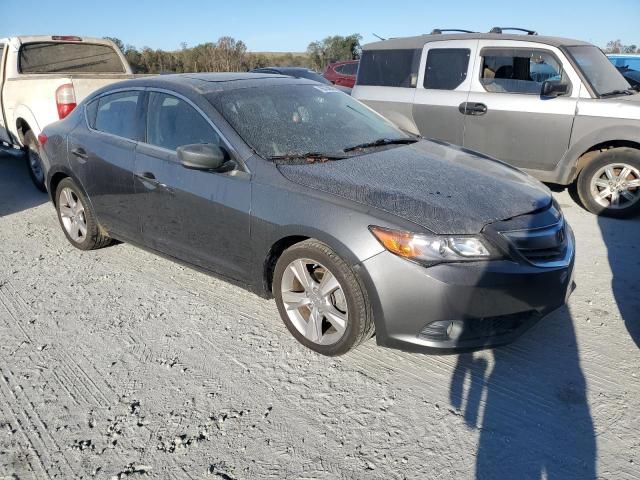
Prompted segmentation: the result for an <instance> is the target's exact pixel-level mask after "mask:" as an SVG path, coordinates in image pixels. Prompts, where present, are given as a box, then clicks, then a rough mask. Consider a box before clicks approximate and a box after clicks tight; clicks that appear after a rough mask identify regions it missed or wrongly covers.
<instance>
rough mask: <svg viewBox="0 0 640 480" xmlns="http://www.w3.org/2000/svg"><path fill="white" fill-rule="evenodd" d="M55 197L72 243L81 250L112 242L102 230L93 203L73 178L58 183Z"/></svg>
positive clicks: (66, 232) (64, 226) (63, 228)
mask: <svg viewBox="0 0 640 480" xmlns="http://www.w3.org/2000/svg"><path fill="white" fill-rule="evenodd" d="M55 199H56V210H57V211H58V220H59V221H60V226H61V227H62V230H63V232H64V234H65V236H66V237H67V240H69V242H70V243H71V245H73V246H74V247H76V248H79V249H80V250H95V249H97V248H102V247H106V246H108V245H110V244H111V243H112V240H111V238H109V237H108V236H107V235H105V234H104V233H102V232H101V229H100V226H99V225H98V222H97V221H96V217H95V215H94V213H93V210H92V209H91V205H90V204H89V202H88V201H87V198H86V197H85V196H84V194H83V193H82V191H81V190H80V188H78V186H77V185H76V183H75V182H74V181H73V180H72V179H70V178H65V179H64V180H62V181H61V182H60V183H59V184H58V188H57V189H56V194H55Z"/></svg>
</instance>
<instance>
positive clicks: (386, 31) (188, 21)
mask: <svg viewBox="0 0 640 480" xmlns="http://www.w3.org/2000/svg"><path fill="white" fill-rule="evenodd" d="M4 2H9V0H0V3H4ZM495 25H501V26H521V27H527V28H532V29H534V30H537V31H539V32H540V33H541V34H550V35H558V36H565V37H572V38H578V39H581V40H587V41H591V42H592V43H595V44H597V45H599V46H604V45H605V44H606V42H607V41H608V40H615V39H620V40H622V42H623V43H625V44H632V43H634V44H638V45H640V28H639V27H640V0H609V1H595V0H582V1H580V0H527V1H525V2H522V1H516V0H511V1H505V0H482V1H479V0H458V1H455V0H450V1H435V2H434V1H428V0H421V1H419V0H403V1H398V2H390V1H388V0H386V1H378V0H374V1H367V2H364V1H360V2H355V1H350V0H342V1H334V0H321V1H317V0H316V1H313V2H310V1H308V0H306V1H305V0H297V1H290V0H283V1H276V0H272V1H257V0H254V1H251V0H234V1H215V0H209V1H207V0H182V1H179V2H177V1H175V0H173V1H166V0H156V1H153V0H127V1H123V0H107V1H101V0H65V1H63V2H59V1H50V0H44V1H43V0H21V1H20V2H19V8H5V9H3V12H2V13H1V14H0V37H3V36H12V35H21V34H40V33H56V34H78V35H87V36H98V37H102V36H107V35H108V36H115V37H118V38H120V39H121V40H123V41H124V42H125V43H128V44H132V45H135V46H137V47H143V46H149V47H152V48H163V49H177V48H179V46H180V43H181V42H186V43H187V44H188V45H191V46H192V45H196V44H198V43H203V42H206V41H214V40H217V39H218V38H219V37H221V36H224V35H229V36H232V37H234V38H236V39H238V40H243V41H244V42H245V43H246V44H247V46H248V48H249V50H252V51H303V50H305V49H306V47H307V45H308V44H309V42H311V41H313V40H318V39H322V38H324V37H326V36H328V35H334V34H341V35H347V34H350V33H360V34H361V35H362V36H363V43H367V42H371V41H374V40H375V37H374V36H373V35H372V33H377V34H378V35H381V36H383V37H398V36H409V35H416V34H420V33H426V32H429V31H431V29H432V28H436V27H439V28H455V27H458V28H466V29H470V30H478V31H487V30H488V29H489V28H490V27H492V26H495Z"/></svg>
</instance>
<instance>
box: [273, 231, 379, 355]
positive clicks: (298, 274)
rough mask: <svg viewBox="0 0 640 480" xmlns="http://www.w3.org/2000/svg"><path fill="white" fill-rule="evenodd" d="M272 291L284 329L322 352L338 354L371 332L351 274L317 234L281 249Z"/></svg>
mask: <svg viewBox="0 0 640 480" xmlns="http://www.w3.org/2000/svg"><path fill="white" fill-rule="evenodd" d="M273 294H274V296H275V299H276V304H277V305H278V310H279V312H280V316H281V317H282V321H283V322H284V324H285V325H286V327H287V329H288V330H289V332H291V334H292V335H293V336H294V337H295V338H296V339H297V340H298V341H299V342H300V343H302V344H303V345H304V346H306V347H308V348H310V349H311V350H314V351H315V352H318V353H320V354H322V355H327V356H336V355H342V354H344V353H346V352H348V351H349V350H351V349H352V348H355V347H357V346H358V345H359V344H360V343H362V342H363V341H365V340H367V339H369V338H370V337H371V335H372V334H373V328H374V326H373V315H372V314H371V307H370V304H369V300H368V297H367V294H366V291H365V289H364V287H363V286H362V284H361V282H360V281H359V279H358V277H357V275H356V274H355V273H354V272H353V270H351V268H350V267H349V265H347V263H346V262H345V261H344V260H342V259H341V258H340V257H339V256H338V255H337V254H336V253H335V252H334V251H333V250H331V249H330V248H329V247H328V246H327V245H325V244H324V243H321V242H319V241H317V240H305V241H304V242H300V243H297V244H295V245H293V246H292V247H290V248H288V249H287V250H285V251H284V253H283V254H282V255H281V257H280V258H279V259H278V262H277V264H276V268H275V272H274V278H273Z"/></svg>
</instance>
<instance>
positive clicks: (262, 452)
mask: <svg viewBox="0 0 640 480" xmlns="http://www.w3.org/2000/svg"><path fill="white" fill-rule="evenodd" d="M558 199H559V201H560V203H561V204H562V205H563V208H564V211H565V213H566V215H567V217H568V219H569V221H570V223H571V225H572V226H573V228H574V230H575V232H576V236H577V243H578V257H577V272H576V283H577V289H576V291H575V293H574V294H573V296H572V297H571V300H570V303H569V305H568V307H567V308H563V309H561V310H560V311H557V312H555V313H554V314H552V315H551V316H549V317H547V318H546V319H544V320H543V321H542V322H540V323H539V324H538V325H537V326H536V327H534V328H533V329H532V330H531V331H529V332H528V333H527V334H525V335H524V336H523V337H522V338H520V339H519V340H518V341H516V342H515V343H513V344H512V345H510V346H507V347H503V348H499V349H496V350H489V351H483V352H477V353H467V354H463V355H450V356H428V355H417V354H408V353H403V352H398V351H392V350H386V349H382V348H379V347H377V346H376V345H375V341H370V342H368V343H367V344H365V345H363V346H362V347H360V348H359V349H357V350H356V351H355V352H353V353H350V354H348V355H346V356H343V357H340V358H335V359H329V358H324V357H320V356H318V355H316V354H314V353H312V352H311V351H308V350H306V349H305V348H303V347H302V346H300V345H298V344H297V343H296V342H295V341H294V339H293V338H292V337H291V336H290V335H289V333H288V332H287V331H286V329H285V327H284V325H283V324H282V322H281V321H280V319H279V317H278V314H277V311H276V307H275V304H274V303H273V302H270V301H265V300H262V299H259V298H257V297H255V296H254V295H252V294H250V293H247V292H245V291H243V290H241V289H239V288H236V287H233V286H230V285H228V284H226V283H224V282H222V281H219V280H216V279H214V278H211V277H208V276H205V275H203V274H200V273H197V272H195V271H192V270H190V269H188V268H184V267H182V266H179V265H177V264H175V263H171V262H169V261H167V260H164V259H161V258H158V257H156V256H153V255H151V254H149V253H145V252H143V251H141V250H139V249H136V248H134V247H132V246H130V245H126V244H121V245H117V246H113V247H110V248H106V249H103V250H99V251H94V252H80V251H79V250H76V249H74V248H73V247H71V245H69V244H68V243H67V241H66V239H65V238H64V236H63V234H62V232H61V230H60V227H59V226H58V222H57V219H56V216H55V212H54V209H53V207H52V206H51V205H50V204H49V203H48V201H47V197H46V195H44V194H41V193H39V192H37V191H36V190H35V189H34V188H33V187H32V186H31V184H30V181H29V179H28V176H27V174H26V171H25V168H24V166H23V164H22V162H19V161H18V160H16V159H12V158H8V157H4V158H2V161H0V242H1V248H0V479H2V480H5V479H32V478H33V479H49V478H57V479H72V478H105V479H124V478H127V479H129V478H130V479H132V480H136V479H138V478H140V479H141V480H142V479H144V478H161V479H199V478H222V479H257V478H296V479H298V478H309V479H310V478H319V479H337V478H356V479H359V478H363V479H364V478H366V479H370V478H381V479H401V478H419V479H432V478H433V479H449V478H452V479H470V478H481V479H485V478H486V479H493V478H495V479H539V478H548V479H573V478H575V479H592V478H606V479H620V480H625V479H629V480H630V479H640V434H639V433H638V432H640V350H639V345H640V313H639V312H640V280H639V279H640V242H639V239H640V220H635V221H629V222H622V221H615V220H607V219H598V218H596V217H594V216H591V215H589V214H587V213H586V212H584V211H582V210H581V209H580V208H579V207H577V206H575V204H574V203H573V202H572V201H571V199H570V198H569V196H568V195H567V194H566V193H561V194H558Z"/></svg>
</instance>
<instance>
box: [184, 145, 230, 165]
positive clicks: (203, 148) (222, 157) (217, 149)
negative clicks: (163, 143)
mask: <svg viewBox="0 0 640 480" xmlns="http://www.w3.org/2000/svg"><path fill="white" fill-rule="evenodd" d="M177 153H178V160H180V163H182V166H183V167H185V168H191V169H193V170H220V169H221V168H222V167H223V166H224V165H225V163H227V161H228V160H229V152H227V150H226V149H225V148H224V147H221V146H219V145H212V144H210V143H203V144H194V145H183V146H181V147H178V149H177Z"/></svg>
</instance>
